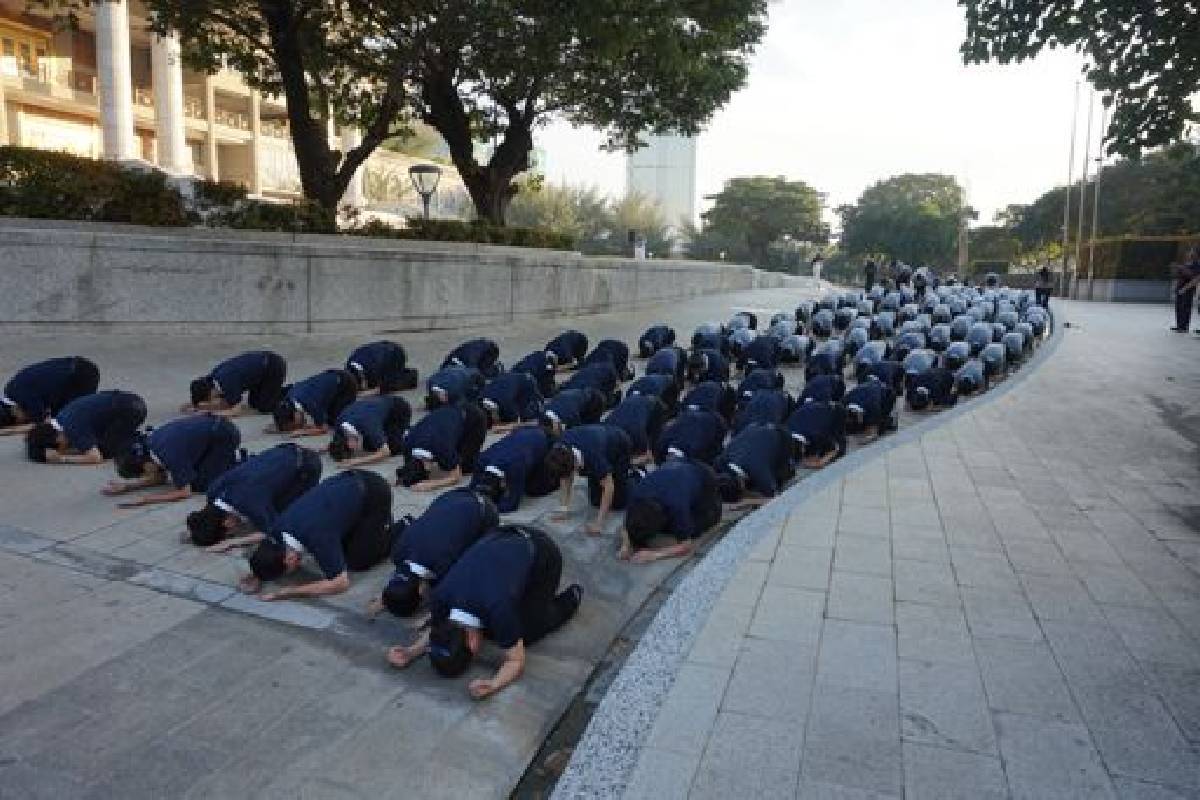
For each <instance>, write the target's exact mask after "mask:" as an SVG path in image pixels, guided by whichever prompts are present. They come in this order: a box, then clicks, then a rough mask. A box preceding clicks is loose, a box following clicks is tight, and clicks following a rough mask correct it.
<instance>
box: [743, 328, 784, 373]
mask: <svg viewBox="0 0 1200 800" xmlns="http://www.w3.org/2000/svg"><path fill="white" fill-rule="evenodd" d="M742 359H743V360H744V361H745V363H746V365H747V366H751V367H755V368H757V369H775V366H776V365H777V364H778V363H779V340H778V339H776V338H775V337H774V336H766V335H760V336H756V337H755V338H754V341H752V342H750V344H748V345H746V349H745V350H743V351H742Z"/></svg>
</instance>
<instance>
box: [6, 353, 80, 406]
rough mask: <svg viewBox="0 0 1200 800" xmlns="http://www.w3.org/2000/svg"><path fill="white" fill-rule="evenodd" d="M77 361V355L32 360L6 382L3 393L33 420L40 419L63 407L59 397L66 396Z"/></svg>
mask: <svg viewBox="0 0 1200 800" xmlns="http://www.w3.org/2000/svg"><path fill="white" fill-rule="evenodd" d="M78 363H79V359H77V358H76V357H75V356H68V357H66V358H51V359H49V360H48V361H39V362H38V363H36V364H30V365H29V366H27V367H25V368H24V369H22V370H21V371H20V372H18V373H17V374H16V375H14V376H13V377H12V379H11V380H10V381H9V382H8V383H7V384H5V386H4V396H5V397H6V398H7V399H8V400H9V401H11V402H12V403H15V404H16V406H17V407H18V408H20V409H21V410H22V411H23V412H25V415H26V416H27V417H29V419H30V421H34V422H41V421H42V420H43V419H44V418H45V417H46V416H47V415H48V414H53V413H54V412H55V411H58V410H59V408H61V403H62V400H61V399H60V398H64V397H65V396H66V393H67V391H68V389H69V387H70V383H71V379H72V378H73V377H74V376H75V369H76V365H77V364H78Z"/></svg>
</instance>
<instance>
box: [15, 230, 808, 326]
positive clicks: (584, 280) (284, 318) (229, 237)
mask: <svg viewBox="0 0 1200 800" xmlns="http://www.w3.org/2000/svg"><path fill="white" fill-rule="evenodd" d="M802 280H803V279H795V278H789V277H786V276H782V275H778V274H775V273H767V272H761V271H759V270H755V269H753V268H751V267H746V266H738V265H729V264H712V263H706V262H697V261H674V260H658V259H655V260H649V261H634V260H630V259H620V258H588V257H584V256H581V255H579V254H578V253H569V252H561V251H547V250H531V249H525V248H511V247H494V246H490V245H469V244H447V243H432V242H401V241H388V240H380V239H367V238H360V237H352V236H316V235H302V236H292V235H288V234H267V233H250V232H242V231H236V232H235V231H218V230H193V229H172V230H163V229H152V228H138V227H132V226H101V225H91V224H86V223H59V222H53V223H51V222H44V221H37V220H14V219H8V220H0V281H2V283H0V287H2V288H3V291H0V328H2V329H5V330H9V331H21V330H49V329H51V328H55V329H57V328H63V327H68V328H73V329H76V330H80V329H95V330H106V331H128V332H139V331H140V332H164V333H191V332H199V331H207V332H212V333H218V332H226V333H235V332H236V333H255V332H261V333H305V332H315V333H321V332H334V331H339V332H356V331H364V332H365V331H383V330H387V331H412V330H432V329H442V328H454V327H458V326H463V325H476V324H481V323H497V322H501V323H502V322H510V321H517V320H520V319H522V318H526V317H532V316H554V315H578V314H591V313H599V312H603V311H610V310H613V309H623V308H633V307H638V306H645V305H650V304H654V303H661V302H664V301H674V300H686V299H687V298H689V297H695V296H698V295H703V294H712V293H717V292H725V291H735V290H740V289H750V288H756V287H757V288H772V287H779V286H783V285H785V283H787V282H793V281H802Z"/></svg>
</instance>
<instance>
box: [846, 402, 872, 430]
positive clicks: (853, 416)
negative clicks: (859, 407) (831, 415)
mask: <svg viewBox="0 0 1200 800" xmlns="http://www.w3.org/2000/svg"><path fill="white" fill-rule="evenodd" d="M866 427H867V416H866V413H865V412H862V411H855V410H854V409H852V408H850V407H849V406H847V407H846V432H847V433H861V432H862V431H864V430H866Z"/></svg>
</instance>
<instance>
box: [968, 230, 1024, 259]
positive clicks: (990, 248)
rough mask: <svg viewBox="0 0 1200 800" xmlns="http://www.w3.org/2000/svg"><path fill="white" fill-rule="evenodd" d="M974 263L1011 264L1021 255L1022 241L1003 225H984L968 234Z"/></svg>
mask: <svg viewBox="0 0 1200 800" xmlns="http://www.w3.org/2000/svg"><path fill="white" fill-rule="evenodd" d="M968 237H969V238H968V243H969V253H970V255H971V260H972V261H978V260H984V261H999V262H1002V263H1004V264H1009V263H1011V262H1013V261H1015V260H1016V259H1017V257H1018V256H1020V255H1021V240H1020V239H1018V238H1017V237H1016V236H1014V235H1013V233H1012V231H1011V230H1009V229H1008V228H1005V227H1003V226H1001V225H982V226H980V227H978V228H971V230H970V231H969V232H968Z"/></svg>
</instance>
